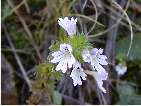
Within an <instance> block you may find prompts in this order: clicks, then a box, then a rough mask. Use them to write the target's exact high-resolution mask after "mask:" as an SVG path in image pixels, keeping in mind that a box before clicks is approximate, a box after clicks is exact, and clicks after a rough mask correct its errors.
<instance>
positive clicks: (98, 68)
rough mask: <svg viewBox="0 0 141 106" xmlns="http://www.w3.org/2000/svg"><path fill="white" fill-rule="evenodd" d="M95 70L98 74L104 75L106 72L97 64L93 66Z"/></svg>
mask: <svg viewBox="0 0 141 106" xmlns="http://www.w3.org/2000/svg"><path fill="white" fill-rule="evenodd" d="M95 69H96V70H97V71H98V72H99V73H103V72H104V73H105V72H106V71H105V69H104V68H103V67H102V66H101V65H100V64H99V63H97V64H95Z"/></svg>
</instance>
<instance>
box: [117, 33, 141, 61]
mask: <svg viewBox="0 0 141 106" xmlns="http://www.w3.org/2000/svg"><path fill="white" fill-rule="evenodd" d="M140 35H141V33H137V34H135V35H134V38H133V44H132V48H131V51H130V53H129V56H128V58H127V59H128V60H141V55H140V54H141V50H140V47H141V43H140V42H141V36H140ZM129 42H130V39H129V37H125V38H123V39H122V40H119V41H118V42H117V47H116V58H117V59H123V58H125V57H126V54H127V51H128V47H129Z"/></svg>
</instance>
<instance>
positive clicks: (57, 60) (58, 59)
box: [51, 55, 63, 63]
mask: <svg viewBox="0 0 141 106" xmlns="http://www.w3.org/2000/svg"><path fill="white" fill-rule="evenodd" d="M62 59H63V55H60V56H58V57H54V58H53V59H52V60H51V63H57V62H59V61H61V60H62Z"/></svg>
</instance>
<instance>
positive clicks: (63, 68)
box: [61, 61, 67, 73]
mask: <svg viewBox="0 0 141 106" xmlns="http://www.w3.org/2000/svg"><path fill="white" fill-rule="evenodd" d="M61 70H62V72H63V73H65V72H66V71H67V62H66V61H64V63H63V65H62V67H61Z"/></svg>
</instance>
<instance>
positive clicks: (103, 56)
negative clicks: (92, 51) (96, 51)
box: [98, 55, 107, 59]
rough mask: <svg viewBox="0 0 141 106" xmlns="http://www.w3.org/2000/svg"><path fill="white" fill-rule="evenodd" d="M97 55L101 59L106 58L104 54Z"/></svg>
mask: <svg viewBox="0 0 141 106" xmlns="http://www.w3.org/2000/svg"><path fill="white" fill-rule="evenodd" d="M98 57H99V58H101V59H107V57H106V56H105V55H99V56H98Z"/></svg>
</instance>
